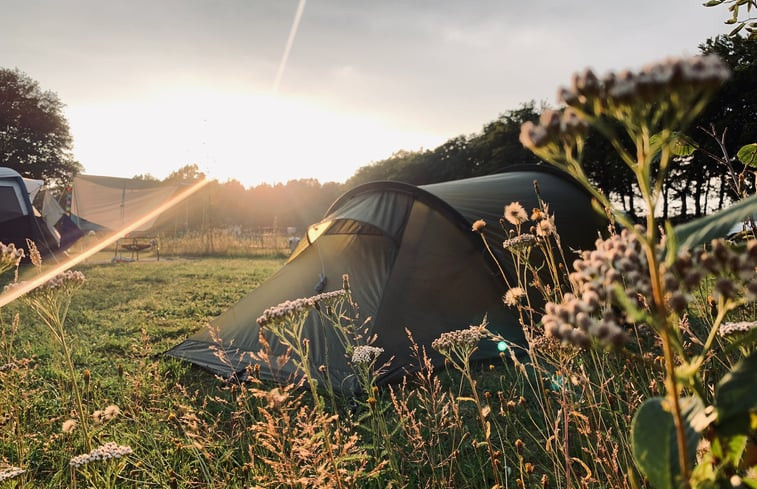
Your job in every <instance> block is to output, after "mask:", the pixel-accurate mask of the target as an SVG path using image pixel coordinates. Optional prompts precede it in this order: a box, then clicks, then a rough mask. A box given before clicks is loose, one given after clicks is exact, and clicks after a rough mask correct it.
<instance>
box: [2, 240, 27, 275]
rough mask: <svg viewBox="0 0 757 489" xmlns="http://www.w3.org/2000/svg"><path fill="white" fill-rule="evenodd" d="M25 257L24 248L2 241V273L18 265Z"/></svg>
mask: <svg viewBox="0 0 757 489" xmlns="http://www.w3.org/2000/svg"><path fill="white" fill-rule="evenodd" d="M23 257H24V250H23V249H22V248H16V245H14V244H13V243H11V244H9V245H6V244H3V243H0V273H2V272H4V271H5V270H9V269H11V268H14V267H18V264H19V263H21V259H22V258H23Z"/></svg>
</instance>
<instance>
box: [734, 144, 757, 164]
mask: <svg viewBox="0 0 757 489" xmlns="http://www.w3.org/2000/svg"><path fill="white" fill-rule="evenodd" d="M736 157H737V158H738V159H739V161H740V162H742V163H743V164H745V165H746V166H751V167H757V143H752V144H746V145H744V146H742V147H741V148H740V149H739V151H738V152H737V153H736Z"/></svg>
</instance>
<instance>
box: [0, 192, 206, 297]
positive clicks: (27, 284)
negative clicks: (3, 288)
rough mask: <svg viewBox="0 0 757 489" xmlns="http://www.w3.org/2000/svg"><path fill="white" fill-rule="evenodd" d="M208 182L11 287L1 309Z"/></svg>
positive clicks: (177, 196)
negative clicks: (41, 272)
mask: <svg viewBox="0 0 757 489" xmlns="http://www.w3.org/2000/svg"><path fill="white" fill-rule="evenodd" d="M208 182H209V180H206V179H203V180H199V181H197V182H196V183H194V184H193V185H192V186H191V187H189V188H187V189H186V190H183V191H181V192H179V193H178V194H176V195H174V196H173V197H171V198H170V199H168V200H167V201H166V202H164V203H163V204H161V205H160V206H158V207H156V208H155V209H153V210H152V211H150V212H149V213H147V214H145V215H144V216H142V217H140V218H139V219H137V220H135V221H134V222H132V223H130V224H128V225H126V226H124V227H123V228H121V229H119V230H117V231H114V232H113V233H111V234H110V235H108V236H106V237H105V238H103V239H102V240H101V241H99V242H98V243H95V244H94V245H92V246H90V247H89V248H88V249H86V250H84V251H83V252H82V253H80V254H78V255H77V256H75V257H73V258H71V259H69V260H66V261H64V262H62V263H60V264H58V265H56V266H55V267H53V268H51V269H50V270H48V271H46V272H45V273H43V274H41V275H39V276H37V277H34V278H33V279H31V280H28V281H24V282H22V283H21V284H19V286H18V287H13V288H12V289H11V290H9V291H7V292H6V293H3V294H2V295H0V307H3V306H5V305H6V304H9V303H11V302H13V301H14V300H16V299H18V298H19V297H21V296H23V295H24V294H26V293H27V292H29V291H31V290H34V289H35V288H37V287H39V286H40V285H42V284H44V283H45V282H47V281H48V280H50V279H51V278H53V277H55V276H56V275H58V274H59V273H62V272H65V271H66V270H68V269H69V268H71V267H74V266H76V265H78V264H79V263H81V262H83V261H84V260H86V259H87V258H89V257H90V256H92V255H94V254H95V253H97V252H98V251H100V250H102V249H103V248H105V247H106V246H109V245H111V244H113V243H115V242H116V241H118V240H119V239H120V238H122V237H124V236H126V235H127V234H129V233H130V232H132V231H134V230H135V229H138V228H139V227H140V226H142V225H143V224H144V223H146V222H149V221H150V220H151V219H154V218H155V217H157V216H158V214H160V213H162V212H165V211H166V210H168V209H170V208H171V207H173V206H175V205H176V204H178V203H179V202H181V201H182V200H184V199H186V198H187V197H189V196H190V195H192V194H194V193H195V192H197V191H198V190H200V189H201V188H202V187H204V186H205V185H207V184H208Z"/></svg>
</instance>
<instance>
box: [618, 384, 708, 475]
mask: <svg viewBox="0 0 757 489" xmlns="http://www.w3.org/2000/svg"><path fill="white" fill-rule="evenodd" d="M679 402H680V405H681V409H682V410H683V413H682V414H683V417H684V431H685V435H686V453H687V456H688V458H689V464H690V465H693V462H694V460H695V453H696V447H697V443H698V442H699V434H698V433H697V431H696V430H695V429H694V428H693V427H692V425H691V423H690V420H691V419H693V418H695V417H696V416H697V415H699V414H700V413H701V412H702V411H704V405H703V404H702V401H701V400H700V399H699V398H697V397H686V398H683V399H680V400H679ZM666 404H667V401H665V399H664V398H662V397H652V398H650V399H647V400H646V401H645V402H644V404H642V405H641V407H639V409H638V411H636V414H635V415H634V418H633V421H632V423H631V445H632V449H633V456H634V459H635V460H636V464H637V465H638V467H639V469H640V470H641V472H642V473H643V474H644V475H646V476H647V478H648V479H649V482H650V483H651V485H652V487H654V488H655V489H677V488H678V487H679V485H680V484H679V482H680V481H679V479H680V472H681V468H680V465H679V463H678V444H677V442H676V430H675V424H674V423H673V415H672V414H671V413H670V410H669V409H667V408H666Z"/></svg>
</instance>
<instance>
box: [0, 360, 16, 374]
mask: <svg viewBox="0 0 757 489" xmlns="http://www.w3.org/2000/svg"><path fill="white" fill-rule="evenodd" d="M16 367H17V365H16V362H8V363H4V364H2V365H0V372H5V371H6V370H13V369H14V368H16Z"/></svg>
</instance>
